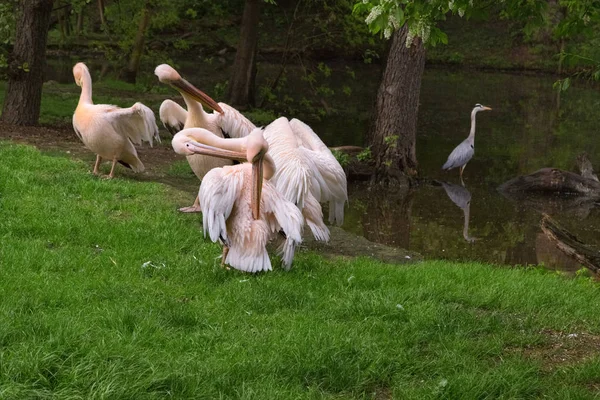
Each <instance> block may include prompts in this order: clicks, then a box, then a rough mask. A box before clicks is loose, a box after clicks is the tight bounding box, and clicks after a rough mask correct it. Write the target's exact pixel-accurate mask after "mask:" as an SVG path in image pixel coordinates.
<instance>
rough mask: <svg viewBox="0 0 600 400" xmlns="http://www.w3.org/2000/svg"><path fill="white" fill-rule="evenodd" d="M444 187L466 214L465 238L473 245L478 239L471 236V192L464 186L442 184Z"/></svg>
mask: <svg viewBox="0 0 600 400" xmlns="http://www.w3.org/2000/svg"><path fill="white" fill-rule="evenodd" d="M442 186H443V187H444V190H445V191H446V194H447V195H448V197H449V198H450V200H452V202H453V203H454V204H456V205H457V206H458V207H459V208H461V209H462V210H463V213H464V214H465V224H464V226H463V237H464V238H465V240H466V241H467V242H469V243H473V242H475V241H476V240H477V238H475V237H472V236H469V217H470V209H471V192H469V191H468V190H467V189H466V188H465V187H464V186H460V185H454V184H452V183H446V182H442Z"/></svg>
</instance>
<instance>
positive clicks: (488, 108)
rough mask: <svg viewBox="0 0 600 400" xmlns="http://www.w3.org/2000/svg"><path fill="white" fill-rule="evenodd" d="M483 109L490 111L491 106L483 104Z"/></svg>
mask: <svg viewBox="0 0 600 400" xmlns="http://www.w3.org/2000/svg"><path fill="white" fill-rule="evenodd" d="M483 109H484V110H486V111H492V107H486V106H483Z"/></svg>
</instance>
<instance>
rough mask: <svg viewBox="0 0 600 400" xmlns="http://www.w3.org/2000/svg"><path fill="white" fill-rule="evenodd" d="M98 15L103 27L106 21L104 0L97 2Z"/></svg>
mask: <svg viewBox="0 0 600 400" xmlns="http://www.w3.org/2000/svg"><path fill="white" fill-rule="evenodd" d="M98 13H99V14H100V24H102V26H103V27H104V26H105V25H106V19H105V18H104V0H98Z"/></svg>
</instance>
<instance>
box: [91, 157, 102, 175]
mask: <svg viewBox="0 0 600 400" xmlns="http://www.w3.org/2000/svg"><path fill="white" fill-rule="evenodd" d="M101 162H102V157H100V155H96V164H94V172H93V174H94V175H98V174H99V173H100V171H98V168H100V163H101Z"/></svg>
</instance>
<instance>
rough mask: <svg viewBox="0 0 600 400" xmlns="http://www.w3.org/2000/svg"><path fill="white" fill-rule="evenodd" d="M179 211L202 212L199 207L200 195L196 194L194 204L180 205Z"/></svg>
mask: <svg viewBox="0 0 600 400" xmlns="http://www.w3.org/2000/svg"><path fill="white" fill-rule="evenodd" d="M179 211H181V212H184V213H197V212H202V209H201V208H200V197H198V196H196V200H194V204H192V205H191V206H189V207H182V208H180V209H179Z"/></svg>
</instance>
